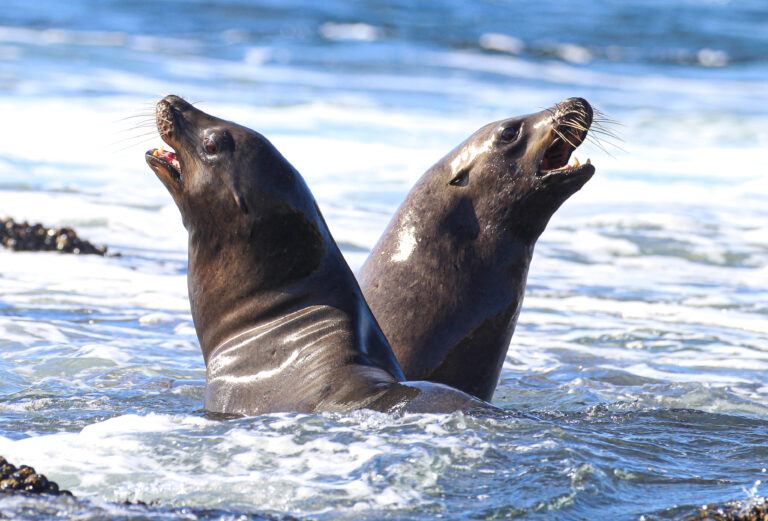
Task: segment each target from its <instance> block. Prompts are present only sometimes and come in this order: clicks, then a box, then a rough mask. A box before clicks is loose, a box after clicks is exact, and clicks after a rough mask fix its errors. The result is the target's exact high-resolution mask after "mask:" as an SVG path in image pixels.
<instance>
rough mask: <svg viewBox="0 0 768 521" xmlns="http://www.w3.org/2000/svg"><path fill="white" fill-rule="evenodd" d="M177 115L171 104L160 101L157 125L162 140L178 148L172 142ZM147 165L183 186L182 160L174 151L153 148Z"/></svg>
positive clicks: (156, 115)
mask: <svg viewBox="0 0 768 521" xmlns="http://www.w3.org/2000/svg"><path fill="white" fill-rule="evenodd" d="M174 122H175V115H174V111H173V108H172V107H171V103H170V102H169V101H168V100H166V99H163V100H160V102H158V104H157V107H156V110H155V124H156V125H157V132H158V133H159V134H160V138H161V139H162V140H163V141H165V143H166V144H168V145H172V146H176V145H175V143H174V142H173V141H172V138H173V134H174V130H175V129H176V125H175V124H174ZM145 157H146V160H147V163H149V166H150V167H151V168H152V170H154V171H155V173H156V174H157V175H158V176H160V177H161V179H162V178H163V177H170V178H171V179H173V181H175V182H176V183H177V184H181V172H182V167H181V160H180V159H179V158H178V156H177V155H176V152H174V151H173V150H168V151H166V150H165V148H164V147H162V146H161V147H160V148H159V149H157V148H153V149H151V150H149V151H147V153H146V154H145Z"/></svg>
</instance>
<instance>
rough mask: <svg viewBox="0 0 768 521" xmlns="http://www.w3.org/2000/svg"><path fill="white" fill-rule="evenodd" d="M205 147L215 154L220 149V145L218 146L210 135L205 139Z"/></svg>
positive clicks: (207, 150)
mask: <svg viewBox="0 0 768 521" xmlns="http://www.w3.org/2000/svg"><path fill="white" fill-rule="evenodd" d="M203 147H204V148H205V151H206V152H208V153H209V154H215V153H216V152H217V150H218V147H217V146H216V142H215V141H214V140H212V139H211V138H209V137H207V138H205V139H203Z"/></svg>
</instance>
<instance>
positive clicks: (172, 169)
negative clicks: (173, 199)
mask: <svg viewBox="0 0 768 521" xmlns="http://www.w3.org/2000/svg"><path fill="white" fill-rule="evenodd" d="M146 155H147V161H148V162H149V163H150V166H152V165H153V164H155V165H158V166H161V167H163V168H165V170H167V171H168V172H169V173H170V174H171V176H172V177H173V178H174V179H175V180H176V181H181V161H179V158H178V157H176V153H175V152H174V151H173V150H165V149H164V147H160V148H159V149H157V148H153V149H152V150H149V151H147V154H146Z"/></svg>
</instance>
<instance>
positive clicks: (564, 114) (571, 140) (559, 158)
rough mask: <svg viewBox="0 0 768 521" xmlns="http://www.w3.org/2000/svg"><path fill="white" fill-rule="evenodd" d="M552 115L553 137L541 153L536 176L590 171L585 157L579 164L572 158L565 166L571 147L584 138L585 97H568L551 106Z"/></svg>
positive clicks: (586, 123)
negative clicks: (564, 100)
mask: <svg viewBox="0 0 768 521" xmlns="http://www.w3.org/2000/svg"><path fill="white" fill-rule="evenodd" d="M552 118H553V124H552V135H553V137H554V139H553V140H552V143H550V145H549V146H548V147H547V149H546V151H545V152H544V156H543V157H542V159H541V164H540V166H539V170H538V175H539V176H540V177H550V176H552V175H569V174H577V173H587V172H589V173H590V174H591V173H592V172H593V171H594V167H592V166H591V165H592V162H591V161H590V160H589V159H587V162H586V163H584V164H580V163H579V160H578V159H576V158H575V157H574V163H573V165H569V164H568V161H569V159H570V157H571V154H572V153H573V152H574V150H576V149H577V148H578V147H579V145H581V144H582V143H583V142H584V140H585V139H586V138H587V133H588V131H589V127H590V125H591V124H592V107H591V106H590V105H589V103H587V102H586V100H583V99H581V98H571V99H569V100H567V101H566V102H563V103H561V104H559V105H557V106H556V107H555V109H554V110H553V115H552Z"/></svg>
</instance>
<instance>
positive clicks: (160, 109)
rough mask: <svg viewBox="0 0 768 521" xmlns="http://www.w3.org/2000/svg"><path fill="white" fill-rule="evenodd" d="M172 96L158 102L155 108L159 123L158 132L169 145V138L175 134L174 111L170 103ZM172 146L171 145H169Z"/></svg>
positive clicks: (156, 119) (156, 120)
mask: <svg viewBox="0 0 768 521" xmlns="http://www.w3.org/2000/svg"><path fill="white" fill-rule="evenodd" d="M169 97H170V96H166V97H165V98H163V99H161V100H160V101H158V102H157V106H156V107H155V122H156V123H157V132H158V133H159V134H160V137H161V138H162V140H163V141H165V142H166V143H168V138H169V136H170V135H171V133H172V132H173V111H172V109H171V103H170V101H169V99H168V98H169ZM168 144H170V143H168Z"/></svg>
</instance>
